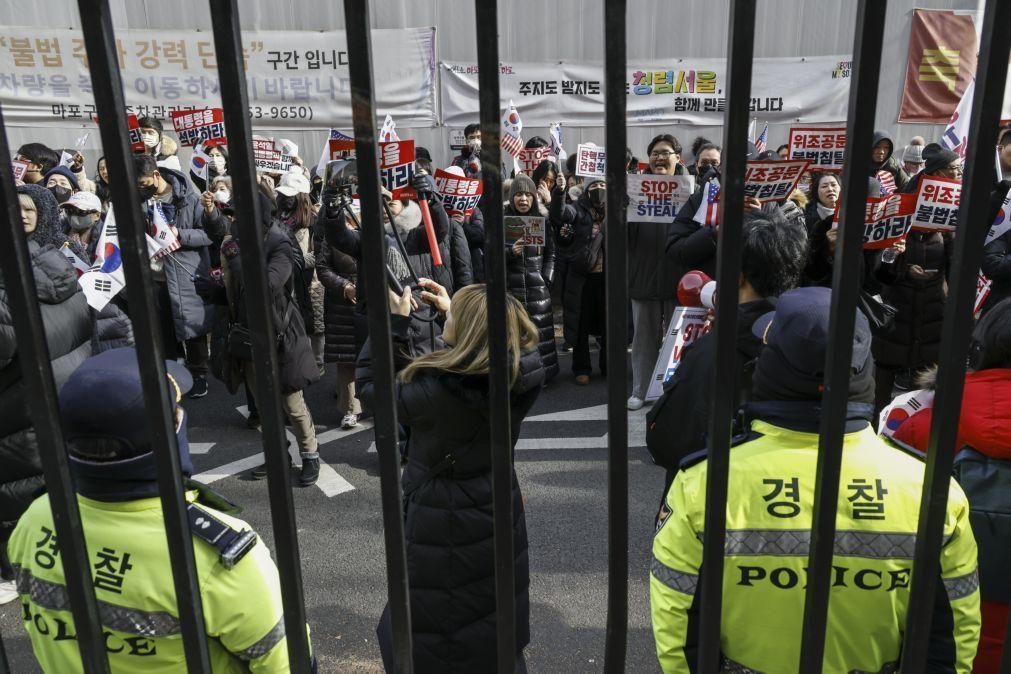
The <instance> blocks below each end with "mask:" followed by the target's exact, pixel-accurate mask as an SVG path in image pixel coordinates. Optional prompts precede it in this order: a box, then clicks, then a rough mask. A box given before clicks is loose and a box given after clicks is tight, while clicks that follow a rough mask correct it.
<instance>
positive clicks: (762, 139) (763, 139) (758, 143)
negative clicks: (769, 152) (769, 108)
mask: <svg viewBox="0 0 1011 674" xmlns="http://www.w3.org/2000/svg"><path fill="white" fill-rule="evenodd" d="M768 142H769V123H768V122H766V123H765V128H764V129H762V133H761V134H760V135H759V136H758V138H756V139H755V148H756V149H757V150H758V151H759V152H765V145H766V143H768Z"/></svg>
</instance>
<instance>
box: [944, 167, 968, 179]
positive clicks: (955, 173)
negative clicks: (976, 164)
mask: <svg viewBox="0 0 1011 674" xmlns="http://www.w3.org/2000/svg"><path fill="white" fill-rule="evenodd" d="M941 170H942V171H943V172H944V173H946V174H948V175H950V176H951V177H952V178H960V177H962V172H963V171H964V170H965V167H964V166H963V165H962V164H952V165H951V166H945V167H944V168H943V169H941Z"/></svg>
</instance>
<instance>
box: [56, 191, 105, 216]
mask: <svg viewBox="0 0 1011 674" xmlns="http://www.w3.org/2000/svg"><path fill="white" fill-rule="evenodd" d="M65 206H73V207H74V208H76V209H77V210H79V211H83V212H85V213H87V212H88V211H94V212H96V213H101V212H102V200H101V199H99V198H98V197H97V196H96V195H95V194H94V193H92V192H83V191H82V192H74V193H73V194H72V195H70V198H69V199H67V200H66V201H64V202H63V203H62V204H60V207H61V208H63V207H65Z"/></svg>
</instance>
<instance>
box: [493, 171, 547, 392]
mask: <svg viewBox="0 0 1011 674" xmlns="http://www.w3.org/2000/svg"><path fill="white" fill-rule="evenodd" d="M536 189H537V188H536V187H535V186H534V181H533V180H531V179H530V178H528V177H527V176H525V175H523V174H522V173H521V174H519V175H517V176H516V177H515V178H513V180H512V184H511V185H510V187H509V201H508V203H506V206H505V215H507V216H508V215H532V216H540V217H542V218H544V219H545V227H544V230H545V231H544V245H543V246H524V245H523V240H522V239H519V240H517V241H516V243H515V244H514V245H513V246H511V247H510V248H508V249H506V283H507V287H508V288H509V293H510V294H511V295H512V296H513V297H515V298H516V299H517V300H519V301H520V303H521V304H522V305H523V308H524V309H526V310H527V314H528V315H529V316H530V320H531V321H533V323H534V325H535V326H537V330H538V332H539V333H540V340H539V342H538V347H537V348H538V350H539V351H540V354H541V359H542V361H543V362H544V373H545V381H549V380H550V379H552V378H553V377H554V376H555V375H556V374H558V352H557V350H556V348H555V321H554V316H553V313H554V312H553V311H552V307H551V283H552V282H553V281H554V272H555V241H554V237H553V236H552V235H551V228H550V227H549V226H547V216H548V209H547V208H545V207H544V205H543V204H541V202H540V199H538V196H537V194H536V193H535V190H536Z"/></svg>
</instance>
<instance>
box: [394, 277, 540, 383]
mask: <svg viewBox="0 0 1011 674" xmlns="http://www.w3.org/2000/svg"><path fill="white" fill-rule="evenodd" d="M451 311H452V312H453V323H454V328H455V330H456V335H455V336H456V344H455V345H454V346H452V347H450V348H446V349H442V350H440V351H433V352H432V353H427V354H425V355H423V356H420V357H418V358H416V359H414V361H412V362H411V364H410V365H408V366H407V367H406V368H404V369H403V370H402V371H401V372H400V381H402V382H410V381H413V380H414V378H415V377H416V376H417V375H418V373H419V372H420V371H422V370H441V371H443V372H453V373H455V374H462V375H477V374H487V373H488V370H489V365H490V364H489V353H488V290H487V287H486V286H485V285H484V284H476V285H469V286H466V287H465V288H462V289H461V290H460V291H459V292H457V293H456V295H454V296H453V304H452V308H451ZM539 339H540V335H539V333H538V332H537V327H536V326H534V324H533V322H532V321H531V320H530V317H529V316H528V315H527V310H526V309H524V308H523V305H522V304H520V302H519V301H518V300H517V299H516V298H515V297H513V296H511V295H506V349H507V350H508V353H509V356H508V358H509V386H510V387H511V386H512V385H513V384H515V383H516V379H517V377H519V371H520V357H521V356H522V355H523V352H524V351H528V350H530V349H531V348H534V347H536V346H537V343H538V341H539Z"/></svg>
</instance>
